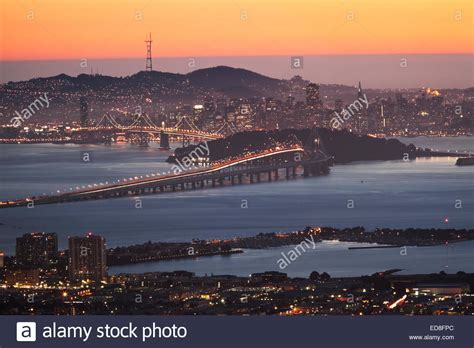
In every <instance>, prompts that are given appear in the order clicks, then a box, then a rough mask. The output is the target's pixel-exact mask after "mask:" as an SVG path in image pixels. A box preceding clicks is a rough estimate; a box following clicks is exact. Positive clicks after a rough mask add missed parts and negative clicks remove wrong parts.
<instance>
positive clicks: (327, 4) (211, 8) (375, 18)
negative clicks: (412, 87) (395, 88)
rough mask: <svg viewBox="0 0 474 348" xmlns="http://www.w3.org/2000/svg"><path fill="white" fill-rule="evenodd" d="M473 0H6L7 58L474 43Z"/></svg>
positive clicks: (432, 47) (381, 49)
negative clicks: (149, 45) (148, 49)
mask: <svg viewBox="0 0 474 348" xmlns="http://www.w3.org/2000/svg"><path fill="white" fill-rule="evenodd" d="M472 7H473V5H472V0H397V1H388V0H386V1H381V0H354V1H350V0H347V1H345V0H286V1H283V0H251V1H248V0H194V1H193V0H133V1H131V0H81V1H72V0H67V1H64V0H36V1H34V0H1V10H0V12H1V14H0V16H1V24H0V25H1V30H0V44H1V46H0V47H1V56H0V59H2V60H38V59H40V60H52V59H81V58H87V59H94V58H125V57H143V56H144V50H145V44H144V40H145V35H146V33H148V32H152V35H153V41H154V42H153V54H154V56H162V57H199V56H259V55H287V56H292V55H319V54H343V55H344V54H348V55H349V54H400V53H407V54H419V53H446V54H449V53H473V52H474V49H473V29H472V28H473V9H472Z"/></svg>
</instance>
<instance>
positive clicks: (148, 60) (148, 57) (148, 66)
mask: <svg viewBox="0 0 474 348" xmlns="http://www.w3.org/2000/svg"><path fill="white" fill-rule="evenodd" d="M145 42H146V68H145V70H146V71H152V70H153V67H152V62H151V42H152V41H151V33H150V37H149V39H147V40H145Z"/></svg>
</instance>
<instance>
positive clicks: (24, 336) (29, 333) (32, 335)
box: [16, 321, 36, 342]
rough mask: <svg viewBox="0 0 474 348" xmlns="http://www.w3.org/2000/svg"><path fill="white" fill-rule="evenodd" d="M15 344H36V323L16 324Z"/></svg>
mask: <svg viewBox="0 0 474 348" xmlns="http://www.w3.org/2000/svg"><path fill="white" fill-rule="evenodd" d="M16 340H17V342H36V323H33V322H26V321H23V322H18V323H16Z"/></svg>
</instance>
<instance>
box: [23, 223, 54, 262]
mask: <svg viewBox="0 0 474 348" xmlns="http://www.w3.org/2000/svg"><path fill="white" fill-rule="evenodd" d="M57 252H58V236H57V235H56V233H44V232H34V233H27V234H24V235H23V236H22V237H18V238H17V239H16V261H17V264H18V265H19V266H20V267H23V268H40V267H44V266H46V265H48V264H49V263H50V262H51V259H52V258H54V257H55V256H56V255H57Z"/></svg>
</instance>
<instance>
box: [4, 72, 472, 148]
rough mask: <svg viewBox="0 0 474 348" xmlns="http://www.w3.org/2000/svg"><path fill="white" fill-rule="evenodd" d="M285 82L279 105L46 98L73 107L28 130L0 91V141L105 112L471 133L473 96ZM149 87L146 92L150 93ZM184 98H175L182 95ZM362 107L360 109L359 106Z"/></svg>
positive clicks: (215, 124) (262, 125) (245, 125)
mask: <svg viewBox="0 0 474 348" xmlns="http://www.w3.org/2000/svg"><path fill="white" fill-rule="evenodd" d="M53 81H56V82H58V81H62V80H53ZM66 81H67V80H66ZM287 83H288V84H289V86H290V90H293V91H295V93H294V94H291V95H288V96H286V97H284V98H281V97H261V96H255V97H247V98H228V97H226V96H223V95H221V94H218V93H213V92H209V91H206V90H200V91H199V94H198V95H197V96H196V98H195V101H194V102H185V101H179V99H178V101H176V100H175V101H168V100H167V101H160V102H156V101H153V100H151V99H150V98H148V97H146V96H147V95H151V94H152V92H153V91H152V90H147V91H146V93H143V94H140V93H138V94H137V93H136V91H135V92H134V93H130V94H129V96H127V97H124V96H123V95H122V94H120V93H118V94H116V93H114V91H113V90H111V91H103V90H101V91H100V95H98V94H97V95H96V94H94V92H93V91H90V92H88V95H87V97H86V96H84V95H80V93H79V94H78V93H74V96H68V95H64V92H61V93H59V94H58V95H56V96H54V97H52V98H53V100H54V101H55V102H56V103H61V102H65V101H66V100H69V98H72V99H73V100H71V102H69V103H68V105H73V106H75V107H72V106H70V107H69V108H71V109H70V110H69V109H68V108H66V109H65V110H56V111H53V110H51V111H50V112H55V114H58V113H59V114H61V113H64V112H66V113H67V116H63V117H59V118H57V117H56V118H53V117H51V118H46V119H45V118H41V121H40V118H36V119H35V118H34V117H32V118H31V119H30V120H29V121H30V122H29V123H28V124H24V125H22V126H21V127H12V125H11V124H9V120H10V117H8V114H9V112H10V111H11V110H13V109H12V107H13V106H14V105H15V104H14V101H15V98H14V95H10V94H11V93H13V92H12V91H11V90H9V89H6V90H5V91H4V93H7V92H6V91H9V92H8V93H10V94H7V96H8V98H7V97H5V98H6V99H8V100H10V99H11V103H10V104H11V105H10V106H11V107H8V108H7V107H4V108H5V109H4V110H0V112H1V116H3V117H2V127H1V128H0V139H3V140H4V139H9V138H18V139H20V141H21V139H31V138H36V139H40V140H42V141H47V140H48V139H50V140H51V139H53V140H60V139H64V137H65V136H67V135H70V133H71V132H72V131H74V130H80V129H82V128H85V127H91V126H94V125H95V124H97V122H98V120H99V119H100V118H101V117H102V116H103V114H104V113H109V114H111V115H113V116H114V117H115V119H116V120H117V121H118V123H121V124H123V125H129V124H132V123H133V121H134V120H135V119H136V117H137V115H139V114H141V113H147V114H148V115H149V117H150V118H151V119H152V120H153V121H154V122H155V124H157V125H163V124H164V125H166V126H169V127H173V125H175V124H177V123H178V122H179V119H180V118H181V117H183V116H187V117H189V118H190V119H192V120H193V122H194V123H195V124H196V125H197V126H198V127H199V128H200V129H202V130H204V131H215V130H217V129H220V128H221V127H222V125H223V124H225V123H229V124H232V126H233V129H234V130H240V131H244V130H253V129H277V128H281V129H283V128H307V127H313V126H317V127H326V128H338V129H347V130H348V131H351V132H354V133H356V134H372V135H375V136H404V135H406V136H418V135H438V136H443V135H463V134H472V116H473V110H474V100H473V98H472V95H470V94H469V93H468V92H466V91H464V90H447V91H446V94H445V95H442V93H441V92H440V91H439V90H434V89H430V88H426V89H422V90H405V91H404V92H403V93H402V92H401V91H398V92H397V91H383V90H368V91H364V90H363V89H362V86H361V84H360V82H359V85H358V88H357V89H356V90H353V92H354V94H353V95H352V96H351V95H348V94H347V91H346V90H345V89H342V91H344V92H341V95H340V96H338V95H337V94H334V93H337V91H338V89H337V88H336V87H334V86H326V87H324V86H320V85H318V84H315V83H309V84H306V85H304V86H301V85H302V83H306V82H304V80H303V79H301V78H299V77H295V78H293V79H291V80H289V81H287ZM293 85H294V86H293ZM20 86H21V85H20ZM291 86H293V87H291ZM53 87H54V86H51V90H52V91H53V92H51V94H54V88H53ZM62 87H63V88H64V86H62ZM158 87H159V88H160V90H159V93H160V95H161V94H163V89H164V90H167V89H166V88H164V86H158ZM158 87H157V88H158ZM184 87H186V86H184ZM184 87H183V88H184ZM17 88H18V87H17ZM150 88H152V89H153V86H151V87H150ZM176 88H178V87H176ZM179 88H181V87H179ZM325 89H327V90H328V93H326V92H325ZM14 91H15V93H14V94H21V93H22V92H24V91H22V90H21V89H19V90H14ZM183 91H184V90H183ZM183 91H181V92H180V93H184V92H183ZM156 92H157V93H158V91H156ZM175 92H176V91H174V92H173V93H175ZM193 92H194V93H195V92H196V91H193ZM130 98H131V100H129V99H130ZM63 99H65V100H63ZM8 100H6V101H8ZM363 100H364V101H366V103H361V101H363ZM12 103H13V104H12ZM6 104H9V103H6ZM51 105H52V107H53V106H54V103H53V102H51ZM10 109H11V110H10ZM66 110H67V111H66ZM53 119H54V121H53ZM335 120H338V121H337V122H335Z"/></svg>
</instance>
